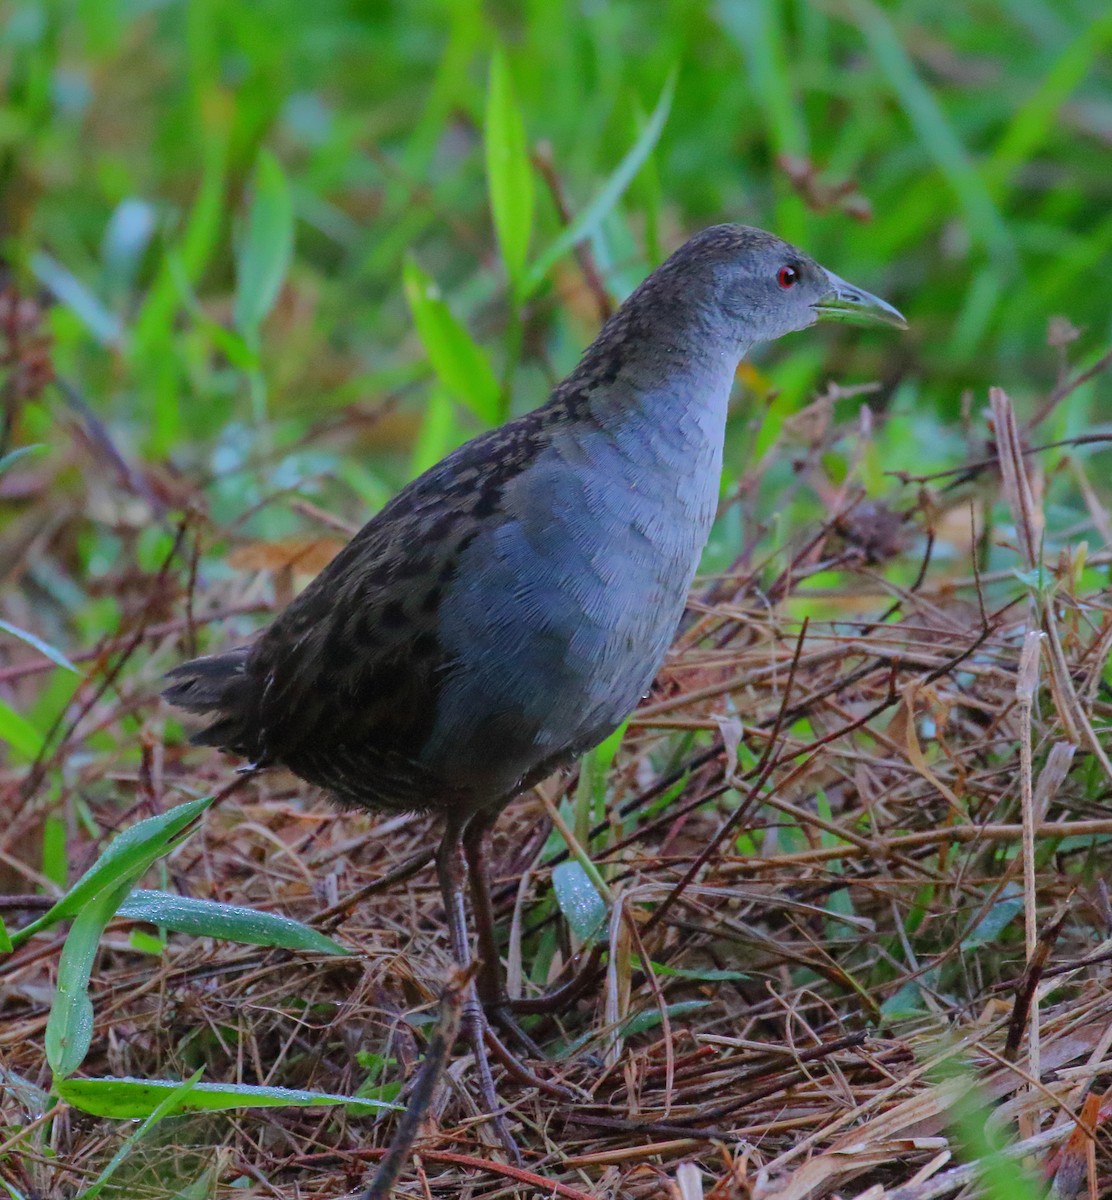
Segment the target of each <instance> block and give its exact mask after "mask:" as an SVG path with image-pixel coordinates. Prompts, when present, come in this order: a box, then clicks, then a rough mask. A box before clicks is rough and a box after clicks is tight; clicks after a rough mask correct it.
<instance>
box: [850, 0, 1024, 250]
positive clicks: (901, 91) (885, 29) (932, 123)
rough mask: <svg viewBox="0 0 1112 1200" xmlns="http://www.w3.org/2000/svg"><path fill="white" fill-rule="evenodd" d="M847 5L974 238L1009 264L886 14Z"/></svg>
mask: <svg viewBox="0 0 1112 1200" xmlns="http://www.w3.org/2000/svg"><path fill="white" fill-rule="evenodd" d="M849 6H850V7H849V11H850V12H851V13H852V14H853V18H854V23H855V24H856V26H857V28H858V29H859V30H860V31H861V33H862V34H863V35H864V37H865V38H866V40H867V41H868V43H869V46H870V49H871V50H872V52H873V58H874V59H875V60H876V63H877V65H878V66H879V67H880V69H881V72H882V73H883V74H884V76H885V78H886V79H887V80H888V83H889V84H890V85H891V87H892V90H893V91H894V92H895V93H896V96H897V98H898V99H899V101H900V104H901V105H902V107H903V110H904V112H905V113H906V114H907V118H908V120H909V121H910V122H911V126H912V128H913V129H914V130H915V132H916V134H917V135H918V137H919V138H920V140H921V141H922V143H923V145H924V147H925V148H926V150H927V153H928V154H930V156H931V158H933V159H934V162H935V165H936V166H937V167H938V169H939V170H940V171H941V172H942V174H943V175H944V176H945V177H946V179H947V180H948V181H949V183H950V186H951V187H952V188H953V189H954V192H955V193H956V194H957V197H958V200H959V201H960V202H961V205H962V207H963V208H964V209H965V213H966V216H967V217H968V219H969V224H970V227H971V229H972V232H973V234H974V236H975V237H976V238H977V239H978V240H979V241H981V242H982V243H983V245H984V246H985V247H986V248H987V249H988V250H989V252H990V253H991V254H992V255H993V257H994V258H996V259H997V260H998V261H1000V262H1004V263H1010V262H1011V261H1012V259H1013V258H1014V256H1015V247H1014V245H1013V244H1012V239H1011V235H1010V234H1009V233H1008V230H1007V227H1006V226H1005V224H1004V221H1003V219H1002V218H1001V216H1000V213H999V211H998V210H997V208H996V205H995V203H994V202H993V199H992V196H991V195H990V193H989V190H988V187H987V186H986V185H985V182H984V180H983V179H982V178H981V176H980V175H979V174H978V173H977V170H976V168H975V167H974V165H973V163H972V162H971V161H970V159H969V155H968V154H967V153H966V150H965V146H964V145H963V144H962V142H961V139H960V138H959V137H958V135H957V134H956V133H955V131H954V128H953V126H952V125H951V124H950V121H949V120H948V119H947V117H946V114H945V113H944V112H943V110H942V107H941V105H940V104H939V102H938V100H937V99H936V98H935V96H934V93H933V92H932V91H931V90H930V88H928V87H927V85H926V84H925V83H924V82H923V81H922V79H920V78H919V74H918V72H917V71H916V70H915V66H914V64H913V63H912V61H911V57H910V55H909V54H908V53H907V51H906V50H905V49H904V47H903V43H902V42H901V41H900V38H899V35H898V34H897V33H896V30H895V28H894V26H893V25H892V22H891V21H890V20H889V18H888V16H887V14H886V13H885V12H883V11H882V10H881V9H880V8H879V7H878V6H877V5H876V4H874V3H872V0H849Z"/></svg>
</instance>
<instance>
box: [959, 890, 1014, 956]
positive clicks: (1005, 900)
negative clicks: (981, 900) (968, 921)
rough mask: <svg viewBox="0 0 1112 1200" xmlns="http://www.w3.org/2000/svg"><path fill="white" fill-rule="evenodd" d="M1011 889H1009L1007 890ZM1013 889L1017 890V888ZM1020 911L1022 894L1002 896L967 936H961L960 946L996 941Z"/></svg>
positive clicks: (980, 944)
mask: <svg viewBox="0 0 1112 1200" xmlns="http://www.w3.org/2000/svg"><path fill="white" fill-rule="evenodd" d="M1011 890H1012V889H1009V891H1011ZM1015 891H1018V888H1016V889H1015ZM1021 912H1023V896H1022V895H1015V894H1013V895H1005V896H1003V897H1002V898H1001V899H1000V900H997V901H996V903H995V904H994V905H993V906H992V907H991V908H990V909H989V910H988V912H986V913H985V915H984V916H983V917H982V918H981V919H980V920H979V921H978V922H977V924H976V926H975V927H974V929H973V931H972V933H970V934H969V935H968V937H964V938H962V941H961V948H962V949H963V950H973V949H975V948H976V947H977V946H984V945H986V944H987V943H989V942H994V941H996V939H997V938H998V937H999V936H1000V935H1001V934H1002V933H1003V932H1004V930H1005V929H1007V927H1008V926H1009V925H1010V924H1011V923H1012V921H1014V920H1015V918H1016V917H1018V916H1019V914H1020V913H1021Z"/></svg>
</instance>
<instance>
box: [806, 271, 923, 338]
mask: <svg viewBox="0 0 1112 1200" xmlns="http://www.w3.org/2000/svg"><path fill="white" fill-rule="evenodd" d="M826 277H827V279H829V280H830V291H829V292H827V293H826V295H825V296H823V297H822V299H821V300H819V301H818V302H817V303H816V304H815V305H814V309H815V312H816V313H818V319H819V320H820V321H853V322H855V323H857V324H859V325H873V324H877V325H895V326H896V328H897V329H906V328H907V321H905V320H904V317H903V314H902V313H901V312H900V311H899V310H898V309H895V308H893V307H892V305H891V304H889V303H888V301H887V300H882V299H881V298H880V297H879V296H874V295H872V293H871V292H866V291H863V290H862V289H861V288H859V287H854V286H853V284H852V283H846V281H845V280H844V279H839V278H838V276H837V275H835V274H834V273H833V272H832V271H827V272H826Z"/></svg>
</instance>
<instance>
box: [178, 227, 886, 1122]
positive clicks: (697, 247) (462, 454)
mask: <svg viewBox="0 0 1112 1200" xmlns="http://www.w3.org/2000/svg"><path fill="white" fill-rule="evenodd" d="M823 320H856V321H858V322H864V323H869V322H873V323H881V324H889V325H893V326H897V327H902V328H906V322H905V320H904V318H903V317H902V315H901V314H900V313H899V312H898V311H897V310H896V309H895V308H893V307H892V305H890V304H889V303H887V302H886V301H884V300H881V299H880V298H879V297H877V296H875V295H872V294H870V293H869V292H866V291H864V290H862V289H861V288H858V287H855V286H853V285H851V284H849V283H847V282H846V281H845V280H843V279H841V278H840V277H839V276H837V275H835V274H834V273H833V272H831V271H828V270H826V269H825V268H824V267H822V266H820V265H819V264H818V263H817V262H816V261H815V260H814V259H812V258H810V257H809V256H808V255H806V254H805V253H803V252H802V251H800V250H798V249H796V248H795V247H794V246H792V245H790V244H788V243H787V242H785V241H783V240H781V239H780V238H779V237H776V236H775V235H773V234H771V233H766V232H764V231H763V230H760V229H755V228H751V227H748V226H744V225H737V224H722V225H715V226H712V227H710V228H708V229H704V230H703V231H701V232H699V233H697V234H695V235H694V236H693V237H691V238H690V239H689V240H688V241H686V242H685V243H684V244H683V245H682V246H681V247H680V248H679V249H678V250H676V251H675V252H674V253H673V254H672V255H671V256H670V257H669V258H668V259H667V260H666V261H665V262H664V263H663V264H662V265H660V266H659V267H658V268H657V269H656V270H655V271H653V272H652V273H651V274H650V275H649V276H648V277H647V278H646V279H645V280H644V282H643V283H641V284H640V286H639V287H637V288H636V289H635V290H634V291H633V292H632V293H631V294H630V296H629V297H628V298H627V299H626V300H625V302H624V303H623V304H622V305H621V306H620V307H619V308H618V309H617V311H616V312H615V313H614V315H613V316H611V317H610V319H609V320H608V321H606V323H605V324H604V325H603V327H602V329H601V330H600V332H599V334H598V336H597V337H596V338H595V340H594V341H593V342H592V343H591V344H590V346H589V347H588V348H587V349H586V351H585V352H584V353H583V355H582V357H581V359H580V361H579V363H578V365H577V366H576V367H575V369H574V370H573V371H572V372H571V374H569V375H568V376H567V377H566V378H565V379H564V380H563V381H562V382H561V383H560V384H558V385H557V387H556V388H555V389H554V390H553V391H552V393H551V395H550V397H549V398H548V400H547V401H546V402H545V403H543V404H542V405H541V406H540V407H538V408H535V409H533V410H532V411H530V412H526V413H525V414H524V415H522V416H518V417H516V418H514V419H512V420H510V421H508V422H507V423H506V424H504V425H502V426H500V427H499V428H496V429H493V430H489V431H487V432H484V433H481V434H479V435H478V436H477V437H474V438H472V439H471V440H470V441H468V442H466V443H465V444H464V445H462V446H460V447H459V448H458V449H456V450H454V451H452V452H451V453H450V454H448V456H447V457H446V458H444V459H443V460H442V461H441V462H439V463H437V464H436V465H435V466H433V467H432V468H430V469H429V470H427V471H426V472H425V473H424V474H422V475H420V476H419V477H418V478H416V479H414V480H413V481H412V482H410V483H409V484H407V485H406V486H405V487H403V488H402V489H401V491H399V492H398V493H397V495H395V496H394V497H393V499H391V500H390V501H389V502H388V503H387V504H386V505H385V506H384V507H383V508H382V509H381V510H380V511H379V512H378V513H377V514H376V515H375V516H374V517H372V518H371V520H370V521H368V522H367V524H366V525H364V526H363V528H362V529H361V530H360V531H359V532H358V533H357V534H355V536H354V537H353V538H352V539H351V541H350V542H348V544H347V545H346V546H345V547H344V548H343V549H342V550H341V551H340V552H339V554H338V555H337V556H336V557H335V558H334V559H333V560H332V561H331V562H330V563H329V564H328V566H326V567H325V568H324V570H323V571H321V573H320V574H319V575H318V576H317V577H316V578H315V579H314V580H313V581H312V582H311V583H310V584H309V585H308V586H307V587H306V588H305V589H304V590H303V591H302V592H301V593H300V594H299V595H298V596H297V597H296V598H295V599H294V600H293V601H292V603H290V604H289V606H288V607H287V608H286V609H285V610H284V611H283V612H281V613H280V614H279V615H278V616H277V617H276V618H275V619H274V620H273V621H272V622H271V624H270V625H269V626H268V627H266V628H265V629H264V630H263V631H262V632H261V633H260V634H259V635H258V636H257V637H256V638H255V639H254V640H253V641H252V642H250V643H249V644H247V645H243V646H238V647H235V648H233V649H230V650H228V651H226V652H224V653H218V654H214V655H210V656H206V657H202V658H197V659H194V660H192V661H190V662H186V663H184V664H182V665H181V666H178V667H176V668H175V669H174V670H172V671H171V672H170V673H169V676H168V679H169V685H168V686H167V687H166V689H165V691H164V693H163V694H164V696H165V698H166V699H167V700H168V701H169V702H170V703H171V704H173V705H176V706H177V707H179V708H181V709H183V710H186V711H188V712H191V713H194V714H200V715H202V716H204V717H206V718H208V721H209V723H208V724H207V725H206V726H205V727H204V728H202V729H201V730H200V731H199V732H198V733H196V734H195V735H194V736H193V739H192V740H193V741H194V742H195V743H198V744H200V745H206V746H213V747H218V748H220V749H221V750H224V751H227V752H230V753H232V754H235V755H239V756H242V757H244V758H246V759H248V760H249V762H250V763H251V764H252V765H254V766H255V767H259V768H261V767H266V766H271V765H281V766H284V767H286V768H288V769H289V770H290V771H292V772H293V773H294V775H296V776H299V777H300V778H301V779H303V780H305V781H307V782H308V783H310V784H314V785H316V786H318V787H320V788H323V789H325V790H326V791H327V792H329V793H331V795H332V796H333V797H334V798H335V799H336V800H337V801H339V802H340V803H341V804H343V805H348V806H354V807H356V808H366V809H375V810H378V809H386V810H397V811H403V810H404V811H416V812H430V813H434V814H438V815H440V816H441V817H442V818H443V826H444V832H443V835H442V839H441V842H440V847H439V850H438V851H437V855H436V861H437V874H438V879H439V884H440V889H441V892H442V896H443V902H444V908H445V912H446V921H447V926H448V934H449V942H450V946H451V951H452V954H453V957H454V958H455V960H456V962H457V963H458V965H459V966H460V968H462V969H463V970H465V971H470V970H472V969H473V968H472V962H473V957H474V956H473V955H472V952H471V948H470V937H469V931H468V918H467V898H466V894H465V893H466V890H467V888H468V886H470V891H471V896H472V904H473V906H474V908H475V909H476V912H477V913H479V912H483V911H485V913H486V926H487V928H486V930H485V932H484V930H483V927H482V925H481V924H480V925H479V943H480V950H481V956H482V961H481V963H480V964H479V969H480V977H481V980H482V983H483V987H482V989H481V993H480V988H479V986H478V985H477V984H476V983H475V982H474V980H472V983H471V984H470V985H469V987H468V993H467V996H466V999H465V1002H464V1007H463V1014H462V1016H463V1022H462V1023H463V1027H464V1030H465V1032H466V1035H467V1038H468V1041H469V1042H470V1046H471V1050H472V1053H473V1055H474V1063H475V1066H476V1069H477V1072H478V1083H479V1088H480V1092H481V1099H482V1102H483V1106H484V1108H485V1109H486V1111H487V1113H488V1114H489V1115H491V1116H493V1114H494V1113H495V1111H496V1105H497V1099H496V1095H495V1091H494V1085H493V1079H492V1074H491V1069H490V1062H489V1058H488V1055H487V1046H488V1044H490V1045H492V1046H498V1042H497V1039H496V1038H495V1039H494V1040H493V1041H492V1040H491V1039H492V1037H493V1031H492V1030H491V1029H490V1028H489V1023H488V1020H487V1017H486V1014H485V1011H484V1006H483V1004H481V1003H480V994H481V995H482V999H484V1000H486V1001H487V1002H488V1003H492V1002H493V996H494V993H495V992H496V991H497V989H498V984H497V978H498V976H497V972H498V964H497V962H492V961H491V960H492V959H494V958H496V950H495V947H494V942H493V937H492V935H491V933H490V929H489V924H490V922H489V911H490V905H489V895H488V894H487V891H486V888H487V882H486V877H485V858H484V855H485V846H486V840H487V837H488V835H489V831H490V828H491V826H492V825H493V823H494V821H495V820H496V819H497V817H498V815H499V813H500V812H501V811H502V810H503V809H504V808H505V806H506V805H507V804H508V803H509V802H510V801H511V800H513V799H514V798H515V797H516V796H519V795H521V794H522V793H523V792H526V791H527V790H528V789H529V788H531V787H532V786H533V785H535V784H537V783H539V782H540V781H542V780H543V779H545V778H546V777H548V776H549V775H551V774H553V773H554V772H556V771H558V770H559V769H560V768H563V767H567V766H569V765H570V764H572V763H574V761H575V760H576V759H577V757H578V756H580V755H582V754H583V753H585V752H586V751H588V750H590V749H591V748H592V747H594V746H596V745H598V744H599V743H600V742H601V741H603V740H604V739H605V738H606V737H608V736H609V735H610V734H611V733H612V732H613V731H614V730H616V729H617V728H618V727H619V725H620V724H621V722H622V721H624V720H625V718H626V717H627V716H628V715H629V714H630V713H631V712H632V710H633V709H634V708H635V707H636V706H637V704H638V702H639V701H640V700H641V698H642V697H643V696H644V695H645V694H646V693H647V692H648V690H649V688H650V687H651V685H652V682H653V679H654V677H655V675H656V673H657V671H658V669H659V668H660V666H661V664H662V662H663V660H664V657H665V654H666V653H667V650H668V648H669V646H670V644H671V642H672V639H673V637H674V635H675V632H676V629H677V627H678V625H679V623H680V621H681V619H682V616H683V612H684V608H685V604H686V601H687V595H688V591H689V589H690V587H691V584H692V581H693V579H694V576H695V572H696V569H697V567H698V564H699V560H700V556H701V553H702V551H703V548H704V546H705V544H706V541H707V538H708V536H709V533H710V529H711V525H712V523H713V521H714V517H715V512H716V508H717V503H718V495H719V482H720V476H721V470H722V456H723V442H724V437H725V428H726V416H727V407H728V403H729V398H730V391H731V386H732V383H733V380H734V375H735V372H736V370H737V367H738V365H739V362H740V361H741V359H742V358H743V357H745V355H746V354H747V353H748V352H749V351H750V349H751V348H752V347H753V346H755V345H757V344H759V343H764V342H770V341H773V340H775V339H777V338H780V337H782V336H784V335H786V334H789V333H792V332H795V331H799V330H803V329H806V328H807V327H809V326H811V325H813V324H815V323H816V322H818V321H823ZM502 1049H503V1051H504V1050H505V1048H504V1047H503V1048H502ZM503 1061H506V1060H505V1057H504V1056H503ZM519 1065H520V1064H519ZM523 1069H524V1068H523Z"/></svg>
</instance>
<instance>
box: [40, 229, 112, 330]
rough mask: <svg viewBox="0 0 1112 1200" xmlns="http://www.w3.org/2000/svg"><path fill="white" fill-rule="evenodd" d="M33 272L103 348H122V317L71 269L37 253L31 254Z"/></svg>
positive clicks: (43, 253)
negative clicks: (107, 305) (120, 346)
mask: <svg viewBox="0 0 1112 1200" xmlns="http://www.w3.org/2000/svg"><path fill="white" fill-rule="evenodd" d="M31 270H32V271H33V272H34V274H35V276H36V278H37V279H38V280H39V282H40V283H41V284H42V285H43V287H45V288H46V290H47V291H48V292H50V293H51V294H52V295H53V296H54V297H55V298H56V299H57V300H58V302H59V303H60V304H64V305H65V306H66V308H68V309H69V310H70V311H71V312H73V313H74V314H75V315H76V316H77V318H78V319H79V320H80V321H81V323H82V324H83V325H84V326H85V327H86V329H88V331H89V332H90V333H91V334H92V335H93V337H94V338H96V340H97V341H98V342H100V343H101V345H104V346H118V345H120V343H121V342H122V340H123V327H122V326H121V324H120V320H119V318H118V317H117V316H116V314H115V313H114V312H112V311H111V310H110V309H109V308H107V307H106V305H105V304H104V302H103V301H102V300H101V299H100V297H99V296H97V295H95V294H94V293H93V292H92V291H91V290H90V289H89V288H88V287H87V286H86V284H84V283H83V282H82V281H81V280H80V279H78V278H77V276H76V275H74V274H73V272H72V271H70V269H69V268H68V267H65V266H63V265H62V264H61V263H60V262H58V260H57V259H55V258H52V257H51V256H50V255H49V254H47V253H46V252H45V251H43V250H37V251H35V253H34V254H32V255H31Z"/></svg>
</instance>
